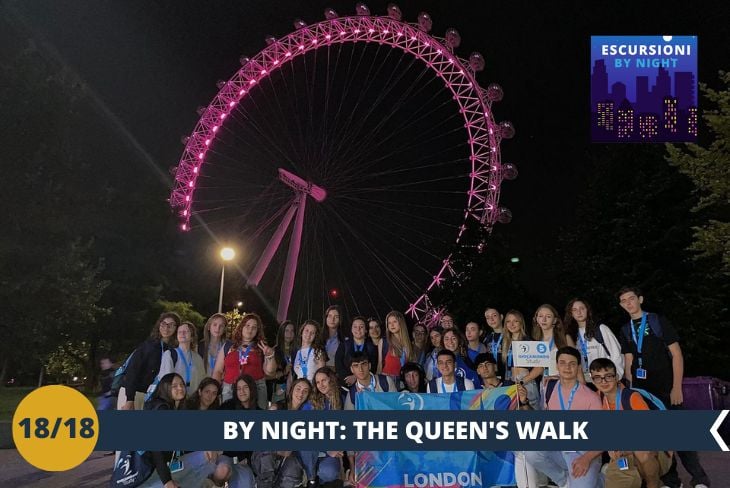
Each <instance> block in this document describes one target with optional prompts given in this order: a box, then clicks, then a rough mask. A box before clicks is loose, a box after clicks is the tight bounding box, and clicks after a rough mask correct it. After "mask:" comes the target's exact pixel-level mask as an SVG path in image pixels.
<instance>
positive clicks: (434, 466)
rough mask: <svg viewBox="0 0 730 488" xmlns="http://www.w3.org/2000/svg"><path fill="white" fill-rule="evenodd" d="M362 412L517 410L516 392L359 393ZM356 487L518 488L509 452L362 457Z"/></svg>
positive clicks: (511, 389)
mask: <svg viewBox="0 0 730 488" xmlns="http://www.w3.org/2000/svg"><path fill="white" fill-rule="evenodd" d="M355 405H356V407H357V409H358V410H413V411H415V410H510V409H515V408H516V406H517V400H516V387H514V386H511V387H505V388H496V389H494V390H490V391H487V390H472V391H465V392H456V393H440V394H417V393H408V392H402V393H369V392H363V393H359V394H358V395H357V398H356V403H355ZM355 465H356V472H357V481H358V487H361V488H365V487H371V488H396V487H398V488H413V487H423V486H443V487H452V486H454V487H456V486H463V487H490V486H495V485H514V484H515V480H514V474H515V469H514V456H513V454H512V452H511V451H500V452H492V451H467V452H457V453H454V452H438V451H437V452H415V451H379V452H359V453H358V454H357V456H356V460H355Z"/></svg>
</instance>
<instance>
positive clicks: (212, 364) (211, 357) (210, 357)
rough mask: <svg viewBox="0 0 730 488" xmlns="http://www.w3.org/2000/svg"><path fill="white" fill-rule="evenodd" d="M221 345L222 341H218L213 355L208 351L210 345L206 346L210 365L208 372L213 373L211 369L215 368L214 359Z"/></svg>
mask: <svg viewBox="0 0 730 488" xmlns="http://www.w3.org/2000/svg"><path fill="white" fill-rule="evenodd" d="M222 347H223V343H222V342H219V343H218V350H217V351H216V353H215V355H213V354H211V353H210V346H208V365H209V366H210V367H209V369H208V371H210V374H213V369H215V360H216V358H217V357H218V353H219V352H220V351H221V348H222Z"/></svg>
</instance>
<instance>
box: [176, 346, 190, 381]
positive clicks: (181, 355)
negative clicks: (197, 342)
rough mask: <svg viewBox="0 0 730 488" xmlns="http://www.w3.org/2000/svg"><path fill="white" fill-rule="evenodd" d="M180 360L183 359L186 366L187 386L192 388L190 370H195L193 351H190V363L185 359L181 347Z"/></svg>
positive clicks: (178, 353)
mask: <svg viewBox="0 0 730 488" xmlns="http://www.w3.org/2000/svg"><path fill="white" fill-rule="evenodd" d="M177 355H178V358H182V361H183V364H184V365H185V386H190V370H192V369H193V351H190V361H188V360H187V359H186V358H185V353H184V352H183V350H182V349H180V348H179V347H178V348H177Z"/></svg>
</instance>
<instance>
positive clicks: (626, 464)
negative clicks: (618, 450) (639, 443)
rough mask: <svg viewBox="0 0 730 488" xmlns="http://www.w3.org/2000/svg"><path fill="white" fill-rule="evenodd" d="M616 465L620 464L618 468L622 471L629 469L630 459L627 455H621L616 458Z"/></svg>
mask: <svg viewBox="0 0 730 488" xmlns="http://www.w3.org/2000/svg"><path fill="white" fill-rule="evenodd" d="M616 465H617V466H618V469H619V470H621V471H626V470H627V469H629V460H628V459H626V458H625V457H620V458H618V459H617V460H616Z"/></svg>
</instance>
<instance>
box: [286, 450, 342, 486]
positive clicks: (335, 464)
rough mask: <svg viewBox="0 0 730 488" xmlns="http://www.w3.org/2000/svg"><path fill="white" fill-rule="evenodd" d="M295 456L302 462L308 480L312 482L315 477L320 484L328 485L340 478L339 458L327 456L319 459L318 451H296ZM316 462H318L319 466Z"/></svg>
mask: <svg viewBox="0 0 730 488" xmlns="http://www.w3.org/2000/svg"><path fill="white" fill-rule="evenodd" d="M297 454H298V455H299V459H300V460H301V461H302V466H303V467H304V472H305V473H306V474H307V479H308V480H313V479H314V478H315V475H316V476H317V477H318V478H319V481H320V483H328V482H330V481H334V480H336V479H339V478H340V468H341V463H340V459H339V458H333V457H329V456H327V457H323V458H320V457H319V451H298V452H297ZM317 460H319V464H318V463H317ZM315 469H316V473H315Z"/></svg>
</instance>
